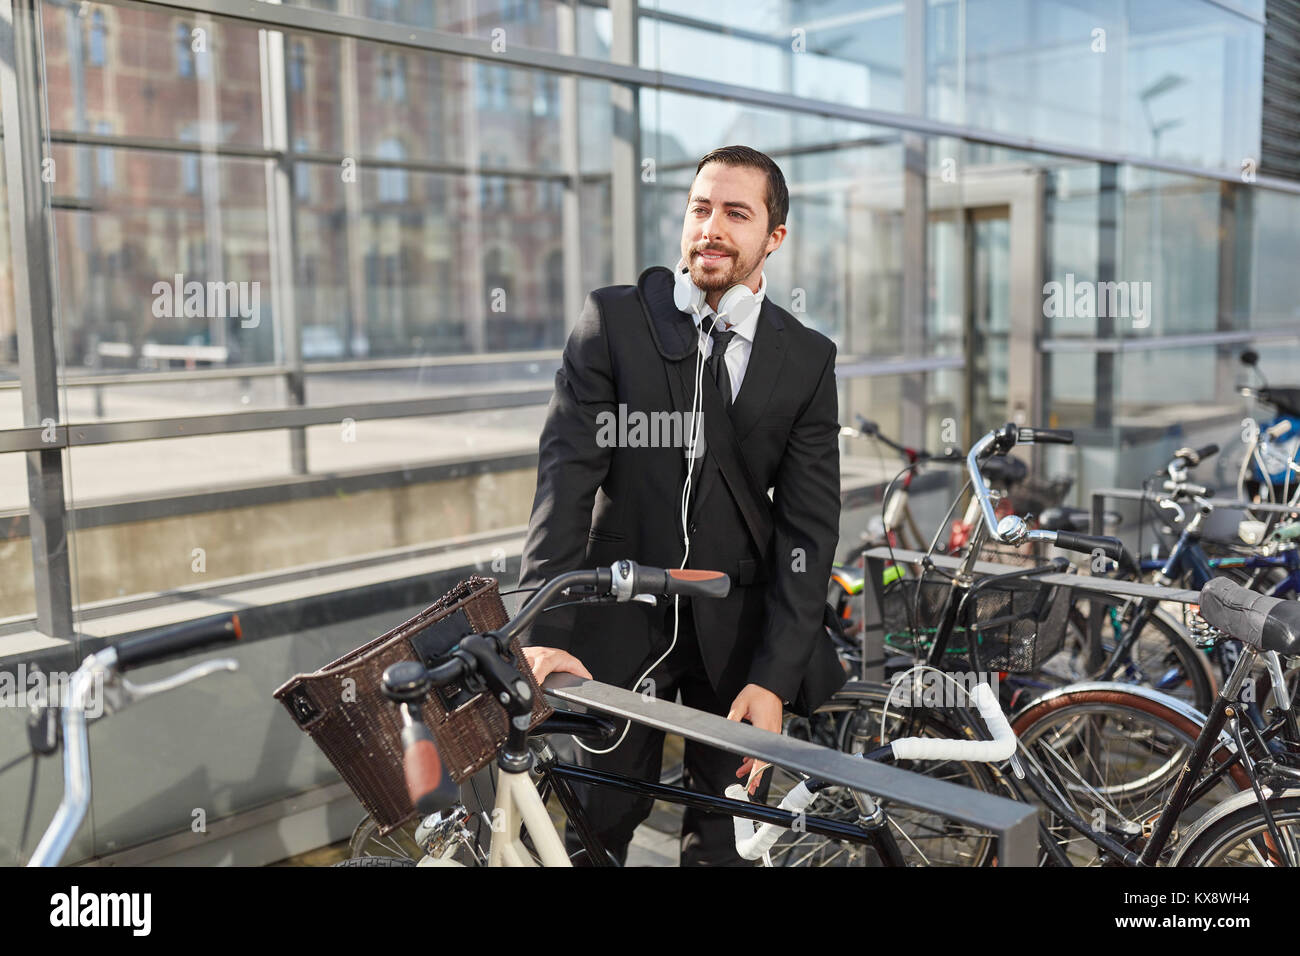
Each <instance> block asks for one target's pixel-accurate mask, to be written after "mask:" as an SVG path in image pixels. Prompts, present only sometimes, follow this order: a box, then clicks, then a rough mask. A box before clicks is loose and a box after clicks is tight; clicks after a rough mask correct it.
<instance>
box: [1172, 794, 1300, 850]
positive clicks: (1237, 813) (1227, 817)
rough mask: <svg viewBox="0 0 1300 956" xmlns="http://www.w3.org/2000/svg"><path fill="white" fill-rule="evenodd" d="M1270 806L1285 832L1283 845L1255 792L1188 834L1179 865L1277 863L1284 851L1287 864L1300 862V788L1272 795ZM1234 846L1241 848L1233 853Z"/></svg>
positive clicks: (1276, 821)
mask: <svg viewBox="0 0 1300 956" xmlns="http://www.w3.org/2000/svg"><path fill="white" fill-rule="evenodd" d="M1268 809H1269V812H1270V813H1271V814H1272V816H1273V820H1274V822H1275V823H1276V824H1277V827H1278V830H1279V832H1280V835H1281V836H1282V846H1281V847H1279V846H1278V845H1277V842H1276V841H1275V840H1274V839H1273V837H1272V834H1271V832H1270V831H1269V829H1268V825H1267V822H1266V820H1265V817H1264V813H1263V810H1262V808H1261V807H1260V805H1259V802H1258V800H1257V799H1255V798H1254V795H1253V794H1252V795H1251V797H1250V800H1249V802H1246V803H1243V804H1242V805H1241V806H1238V807H1236V808H1235V809H1232V810H1230V811H1228V812H1226V813H1223V814H1222V815H1219V816H1217V817H1216V818H1215V819H1214V820H1213V821H1212V822H1210V823H1208V825H1206V826H1205V827H1204V828H1203V829H1201V830H1200V831H1199V832H1197V833H1195V834H1194V835H1189V839H1188V843H1187V846H1186V848H1185V849H1184V850H1183V851H1182V852H1181V853H1180V854H1179V855H1178V858H1177V860H1176V862H1177V865H1178V866H1186V867H1209V866H1249V865H1255V866H1278V865H1280V864H1281V863H1282V862H1283V860H1282V857H1281V853H1285V854H1286V863H1287V865H1289V866H1300V842H1298V841H1300V791H1296V790H1290V791H1287V792H1286V793H1281V794H1274V795H1271V796H1269V797H1268ZM1233 850H1237V851H1238V852H1237V853H1236V854H1233V852H1232V851H1233ZM1230 860H1231V862H1229V861H1230Z"/></svg>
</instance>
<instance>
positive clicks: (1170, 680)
mask: <svg viewBox="0 0 1300 956" xmlns="http://www.w3.org/2000/svg"><path fill="white" fill-rule="evenodd" d="M1109 616H1110V615H1109V614H1107V619H1106V620H1104V621H1103V623H1102V632H1101V646H1102V657H1101V660H1102V661H1103V662H1105V661H1108V660H1110V656H1111V654H1112V653H1113V652H1114V650H1115V643H1116V642H1115V632H1114V628H1113V627H1112V626H1111V622H1110V620H1109ZM1088 627H1089V621H1088V615H1087V614H1085V613H1084V612H1083V611H1081V610H1080V609H1079V608H1078V607H1073V608H1071V609H1070V617H1069V622H1068V625H1067V628H1066V635H1065V643H1064V644H1063V645H1062V647H1061V650H1060V651H1059V652H1057V653H1056V654H1054V655H1053V656H1052V657H1050V658H1048V660H1047V661H1046V662H1045V663H1044V664H1043V667H1042V669H1041V670H1040V671H1039V673H1038V675H1037V676H1038V677H1040V678H1042V679H1043V681H1044V683H1045V684H1048V685H1054V686H1057V687H1063V686H1065V685H1067V684H1074V683H1078V682H1080V681H1085V680H1097V679H1099V673H1098V670H1097V669H1091V670H1090V668H1089V667H1088V658H1089V655H1088V648H1089V638H1088ZM1108 679H1109V680H1112V681H1115V682H1117V683H1121V684H1133V685H1135V686H1138V687H1149V688H1151V689H1152V690H1158V691H1160V692H1161V693H1162V694H1168V695H1169V696H1171V697H1176V698H1178V699H1179V700H1181V701H1184V702H1185V703H1187V704H1190V705H1191V706H1192V707H1193V708H1195V709H1196V710H1198V711H1200V712H1201V713H1205V712H1206V711H1207V710H1209V709H1210V705H1211V704H1212V703H1213V702H1214V694H1215V684H1214V676H1213V672H1212V671H1211V669H1210V667H1209V664H1208V662H1207V659H1206V657H1205V655H1204V654H1202V653H1201V652H1200V650H1199V649H1198V648H1197V647H1196V645H1195V644H1193V643H1192V642H1191V640H1190V639H1189V638H1188V637H1187V635H1186V633H1185V632H1184V631H1183V629H1182V628H1181V627H1179V626H1178V625H1176V624H1174V623H1173V622H1172V621H1170V620H1168V619H1167V618H1165V617H1163V616H1161V615H1152V617H1151V618H1150V620H1148V621H1147V623H1146V625H1145V626H1144V627H1143V628H1142V630H1141V631H1140V632H1139V633H1138V636H1137V639H1136V640H1135V641H1134V642H1133V646H1132V647H1131V648H1130V650H1129V654H1128V657H1127V658H1126V659H1125V660H1122V661H1120V662H1119V665H1118V667H1117V669H1116V672H1115V675H1114V676H1113V677H1111V678H1108Z"/></svg>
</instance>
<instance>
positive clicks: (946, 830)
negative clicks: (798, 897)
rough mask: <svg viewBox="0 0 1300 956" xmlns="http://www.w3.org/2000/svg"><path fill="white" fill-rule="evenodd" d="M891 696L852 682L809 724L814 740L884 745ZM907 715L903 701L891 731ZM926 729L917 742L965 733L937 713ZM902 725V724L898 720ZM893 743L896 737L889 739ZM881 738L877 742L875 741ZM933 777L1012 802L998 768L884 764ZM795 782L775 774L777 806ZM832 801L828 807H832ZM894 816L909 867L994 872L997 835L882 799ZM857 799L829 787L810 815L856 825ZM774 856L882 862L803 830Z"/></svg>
mask: <svg viewBox="0 0 1300 956" xmlns="http://www.w3.org/2000/svg"><path fill="white" fill-rule="evenodd" d="M889 695H890V685H888V684H874V683H868V682H863V681H850V682H849V683H847V684H845V685H844V687H843V688H841V689H840V691H839V692H837V693H836V694H835V695H834V696H832V697H831V699H830V700H829V701H827V702H826V703H825V704H823V705H822V706H821V707H820V708H818V710H817V712H816V713H815V714H814V716H813V719H812V721H811V726H810V728H809V731H810V733H809V736H810V738H811V739H813V740H814V741H815V742H824V743H828V742H830V741H834V743H835V745H836V747H837V749H839V750H841V751H843V752H845V753H860V752H863V751H865V750H872V749H875V748H876V746H879V743H878V741H879V735H878V734H873V733H872V731H873V729H874V730H875V731H877V732H878V731H879V730H880V728H881V724H882V718H883V709H884V704H885V701H886V700H887V699H888V698H889ZM900 711H901V712H903V713H906V712H907V711H903V710H902V708H900V706H899V704H898V698H897V695H895V697H894V703H893V704H892V705H891V707H890V721H891V724H890V726H891V727H893V726H894V723H893V722H894V721H895V720H896V719H900V718H899V714H900ZM919 719H920V720H921V724H920V725H919V726H918V727H916V728H914V729H913V731H912V733H914V734H916V735H918V736H934V737H945V738H949V739H964V738H965V737H966V734H965V732H964V731H963V730H962V729H961V728H960V727H958V726H957V725H956V724H955V723H954V722H953V719H952V716H951V715H949V714H947V713H945V712H944V711H942V710H939V709H929V708H926V709H924V713H923V714H922V715H921V716H920V718H919ZM900 722H901V719H900ZM889 736H890V738H891V739H892V737H893V736H898V735H896V734H890V735H889ZM873 737H874V738H875V739H874V740H873V739H872V738H873ZM884 762H886V763H891V764H893V765H895V766H899V767H902V768H904V769H909V770H913V771H915V772H918V773H923V774H925V775H927V776H934V777H938V778H939V779H946V780H950V781H951V782H955V783H959V784H961V785H963V786H971V787H974V788H975V789H979V790H983V791H985V792H988V793H995V794H998V795H1002V796H1006V795H1008V793H1009V791H1008V790H1007V788H1006V786H1005V784H1004V783H1003V782H1002V780H1001V777H1000V775H999V774H998V773H997V771H996V770H995V769H993V768H992V767H990V766H988V765H987V764H981V763H959V762H955V761H948V762H941V763H929V764H914V763H912V762H910V761H899V762H895V761H894V760H893V759H892V757H891V758H889V759H888V760H886V761H884ZM794 782H795V781H794V778H793V777H791V776H790V775H788V774H787V775H784V777H783V776H782V774H781V772H779V771H777V770H775V769H774V770H773V780H772V787H771V791H770V793H769V797H768V800H769V802H770V803H773V804H775V803H777V802H778V801H779V800H780V797H781V795H782V793H783V790H784V789H788V786H787V785H793V783H794ZM828 802H829V806H828ZM880 805H881V807H882V808H883V809H884V810H885V812H886V814H887V815H888V816H889V819H890V824H891V827H893V829H894V833H895V837H896V839H897V841H898V844H899V847H900V849H901V850H902V852H903V856H904V858H905V859H906V860H907V861H908V864H909V865H950V866H990V865H993V864H994V862H995V860H996V853H997V837H996V834H993V833H992V832H977V831H976V830H975V828H970V827H964V825H962V824H957V823H955V822H954V821H944V820H941V819H939V818H936V817H935V815H933V814H927V813H926V812H925V811H921V810H917V809H915V808H911V807H905V806H902V805H895V804H891V803H890V802H889V801H883V800H882V801H880ZM859 806H860V804H859V802H858V800H856V799H854V798H853V795H852V792H851V791H848V790H847V789H846V788H842V787H827V788H826V789H825V790H824V791H823V792H822V794H821V795H819V797H818V801H817V802H816V803H814V804H813V805H812V806H811V807H810V808H809V811H808V812H809V813H810V814H813V815H816V816H819V817H830V818H832V819H845V820H850V821H852V820H856V819H857V816H858V809H859ZM770 858H771V860H772V865H773V866H848V865H859V866H878V865H880V861H879V860H877V859H876V858H875V854H874V853H873V852H871V851H870V850H869V849H868V848H866V847H860V848H859V847H854V846H853V845H852V844H848V843H844V842H843V841H838V840H834V839H831V838H827V837H822V836H819V835H817V834H811V833H807V832H803V833H800V834H797V835H796V834H794V833H792V832H791V833H787V834H783V835H782V837H781V839H780V840H778V841H777V843H776V845H775V846H773V848H772V850H771V853H770Z"/></svg>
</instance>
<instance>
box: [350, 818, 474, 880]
mask: <svg viewBox="0 0 1300 956" xmlns="http://www.w3.org/2000/svg"><path fill="white" fill-rule="evenodd" d="M473 823H474V818H473V817H472V815H471V814H470V813H469V812H468V811H467V810H465V808H464V807H461V806H455V807H452V808H450V809H448V810H444V811H442V812H440V813H435V814H431V815H430V816H427V817H423V818H421V817H418V816H417V817H415V818H414V819H411V820H408V821H407V822H406V823H404V824H402V825H401V826H399V827H398V828H397V829H395V830H392V831H391V832H389V833H387V834H385V835H382V836H381V835H380V833H379V824H378V823H376V822H375V820H374V819H373V818H371V817H369V816H367V817H365V818H364V819H362V821H361V822H360V823H358V824H357V825H356V828H355V829H354V830H353V831H352V837H351V839H350V840H349V841H348V849H349V853H350V858H351V859H353V860H359V859H405V860H410V861H411V863H412V865H414V864H415V863H417V862H418V861H419V860H420V859H421V858H423V857H424V856H425V855H426V854H429V855H432V856H435V857H442V856H450V858H451V859H453V860H456V861H457V862H459V863H463V864H464V865H465V866H481V865H483V863H484V861H485V860H486V854H485V852H484V851H483V850H481V849H480V848H479V846H478V841H477V839H476V837H475V834H474V833H473V829H472V824H473ZM336 865H337V864H336Z"/></svg>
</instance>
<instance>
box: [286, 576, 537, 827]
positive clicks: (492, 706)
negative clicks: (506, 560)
mask: <svg viewBox="0 0 1300 956" xmlns="http://www.w3.org/2000/svg"><path fill="white" fill-rule="evenodd" d="M509 619H510V618H509V616H508V615H507V614H506V609H505V606H504V605H503V604H502V603H501V595H500V593H499V592H498V590H497V582H496V581H495V580H493V579H491V578H484V577H479V576H477V575H476V576H473V577H470V578H468V579H467V580H464V581H461V582H460V583H459V584H457V585H456V586H455V587H454V588H452V589H451V590H450V591H448V592H447V593H446V594H444V595H443V596H442V597H441V598H439V599H438V600H437V601H435V602H434V603H433V604H431V605H430V606H429V607H427V608H426V609H425V610H423V611H421V612H420V613H419V614H417V615H416V616H415V617H413V618H411V619H410V620H409V621H407V622H406V623H404V624H401V625H399V626H397V627H395V628H393V629H392V630H390V631H388V632H387V633H386V634H381V635H380V636H379V637H377V638H375V639H374V640H372V641H369V642H367V643H366V644H363V645H361V646H360V647H358V648H357V649H356V650H353V651H350V652H349V653H347V654H344V655H343V656H342V657H340V658H339V659H338V660H336V661H333V662H331V663H329V664H327V665H325V666H324V667H322V668H321V669H320V670H318V671H315V672H313V673H311V674H297V675H295V676H294V677H292V678H291V679H290V680H288V681H287V682H286V683H284V684H283V685H282V686H280V687H279V688H277V689H276V691H275V698H276V699H277V700H279V701H280V703H282V704H284V706H285V708H286V709H287V710H288V711H289V713H290V715H291V716H292V717H293V719H294V721H295V722H297V724H298V726H299V727H300V728H301V729H302V730H303V731H305V732H306V733H307V735H308V736H310V737H311V739H312V740H313V741H315V743H316V745H317V746H318V747H320V749H321V750H322V751H324V753H325V756H326V757H328V758H329V761H330V763H332V764H333V765H334V768H335V769H336V770H337V771H338V772H339V775H340V776H341V777H342V778H343V779H344V781H345V782H346V783H347V785H348V786H349V787H351V788H352V792H353V793H354V794H356V797H357V799H358V800H359V801H360V802H361V805H362V806H363V807H364V808H365V809H366V812H367V813H369V814H370V815H371V816H372V817H373V818H374V819H375V821H376V822H377V823H378V824H379V828H380V832H381V833H382V834H386V833H389V832H391V831H392V830H394V829H395V828H397V827H398V826H400V825H401V824H403V823H405V822H406V821H407V820H409V819H411V817H413V816H414V815H415V808H414V807H413V806H412V805H411V800H410V796H409V795H408V794H407V791H406V779H405V776H404V772H403V769H402V748H401V740H400V735H401V728H402V722H401V715H400V714H399V712H398V708H397V705H395V704H394V703H392V702H391V701H389V700H388V699H387V698H386V697H384V695H383V692H382V690H381V688H380V679H381V677H382V675H383V673H384V669H385V668H387V667H388V666H389V665H390V664H395V663H397V662H399V661H407V660H420V661H422V662H423V663H425V664H426V665H432V664H435V663H438V662H440V661H441V660H443V659H444V658H445V655H446V653H447V652H448V651H449V650H450V649H451V647H452V646H453V645H455V644H456V643H457V642H458V641H459V640H460V638H461V637H462V636H464V635H465V634H467V633H470V632H474V633H483V632H485V631H490V630H495V629H497V628H500V627H503V626H504V625H505V624H506V623H507V622H508V621H509ZM510 650H511V652H512V655H513V657H514V659H515V660H516V661H518V662H519V663H520V665H521V669H522V670H523V671H524V673H525V674H527V676H528V679H529V682H530V683H531V684H532V686H533V694H534V698H533V701H534V703H533V726H536V725H537V724H538V723H540V722H541V721H542V720H544V719H545V718H546V717H547V716H549V715H550V713H551V708H550V707H549V706H548V705H547V704H546V701H545V697H544V695H543V694H542V692H541V689H540V688H539V687H538V686H537V681H536V680H535V679H534V678H533V675H532V672H531V671H530V670H529V669H528V667H527V664H526V663H525V662H524V658H523V654H522V652H521V651H520V648H519V642H518V640H513V641H511V642H510ZM423 716H424V720H425V723H426V724H428V726H429V729H430V730H431V731H432V732H433V736H434V740H435V741H436V743H437V747H438V755H439V757H440V758H441V759H442V765H443V769H444V770H445V771H446V772H447V773H449V774H450V775H451V778H452V779H453V780H455V781H456V782H457V783H460V782H461V781H462V780H464V779H465V778H466V777H468V776H470V775H471V774H473V773H475V772H476V771H478V770H480V769H482V768H483V767H484V766H486V765H487V763H488V762H489V761H490V760H491V759H492V758H493V757H494V756H495V754H496V749H497V747H498V745H499V744H500V743H501V742H502V741H503V740H505V736H506V713H505V709H504V708H503V707H502V706H501V705H500V703H498V702H497V700H496V699H495V698H494V697H493V696H492V695H491V694H490V693H489V692H488V691H487V690H486V688H484V687H482V686H481V685H477V686H476V685H474V684H471V683H469V682H466V683H465V684H463V685H454V686H451V687H444V688H433V689H432V690H430V692H429V695H428V697H427V698H426V699H425V702H424V707H423Z"/></svg>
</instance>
